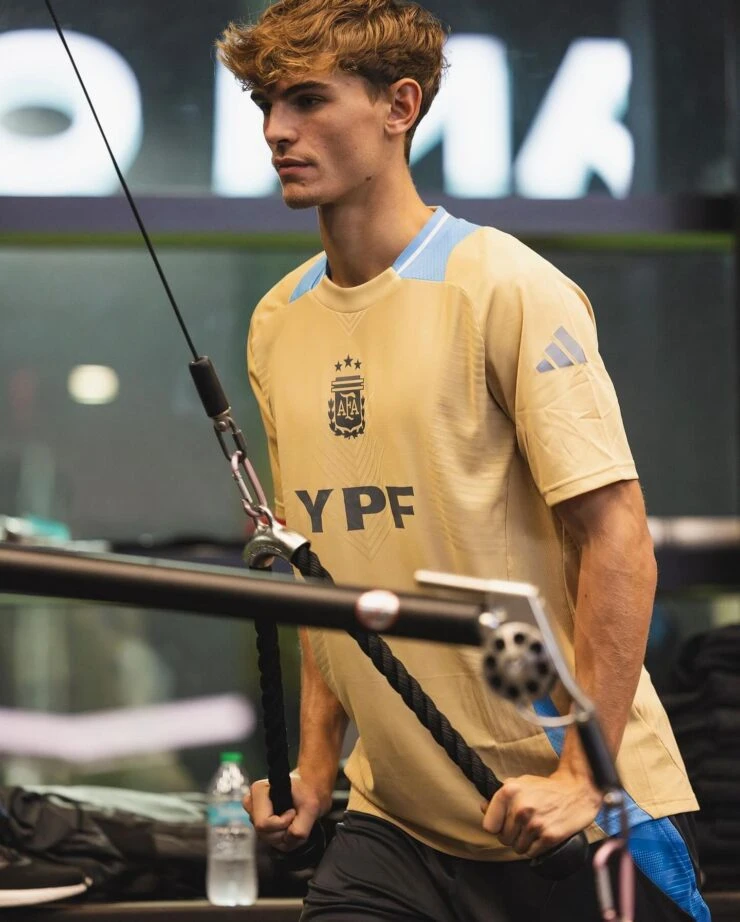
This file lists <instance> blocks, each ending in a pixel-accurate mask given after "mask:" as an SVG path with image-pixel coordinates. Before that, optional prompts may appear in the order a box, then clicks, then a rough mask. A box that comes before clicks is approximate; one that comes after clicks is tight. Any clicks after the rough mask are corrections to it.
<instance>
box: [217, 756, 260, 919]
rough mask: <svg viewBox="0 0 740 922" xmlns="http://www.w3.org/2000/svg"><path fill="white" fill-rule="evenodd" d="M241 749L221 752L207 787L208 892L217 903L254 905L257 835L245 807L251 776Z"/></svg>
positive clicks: (255, 895) (255, 896) (218, 904)
mask: <svg viewBox="0 0 740 922" xmlns="http://www.w3.org/2000/svg"><path fill="white" fill-rule="evenodd" d="M241 762H242V756H241V753H239V752H224V753H222V754H221V764H220V765H219V768H218V771H217V772H216V774H215V775H214V776H213V780H212V781H211V784H210V786H209V788H208V870H207V875H206V893H207V895H208V900H209V902H210V903H212V904H213V905H214V906H251V905H252V904H253V903H254V902H256V900H257V857H256V852H255V848H256V837H255V833H254V829H253V827H252V823H251V821H250V819H249V814H248V813H247V812H246V811H245V809H244V807H243V806H242V799H243V797H244V795H245V794H246V792H247V789H248V786H249V779H248V778H247V776H246V775H245V773H244V771H243V769H242V766H241Z"/></svg>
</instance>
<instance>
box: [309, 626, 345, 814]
mask: <svg viewBox="0 0 740 922" xmlns="http://www.w3.org/2000/svg"><path fill="white" fill-rule="evenodd" d="M300 638H301V651H302V657H301V742H300V747H299V751H298V766H297V768H298V772H299V774H300V776H301V779H302V780H303V781H304V782H306V783H307V784H309V785H310V786H311V787H312V788H313V789H314V790H315V791H316V792H317V794H318V795H319V797H321V798H322V800H324V801H325V804H324V806H325V808H326V809H328V807H329V805H330V804H331V795H332V791H333V789H334V782H335V780H336V776H337V768H338V766H339V757H340V754H341V751H342V744H343V741H344V734H345V731H346V729H347V722H348V721H347V715H346V714H345V712H344V709H343V708H342V705H341V704H340V702H339V700H338V699H337V697H336V695H335V694H334V693H333V692H332V690H331V689H330V688H329V686H328V685H327V684H326V682H325V681H324V679H323V676H322V675H321V673H320V671H319V668H318V666H317V664H316V660H315V658H314V655H313V650H312V648H311V644H310V642H309V640H308V637H307V635H306V631H305V629H304V630H301V632H300ZM327 801H328V802H327Z"/></svg>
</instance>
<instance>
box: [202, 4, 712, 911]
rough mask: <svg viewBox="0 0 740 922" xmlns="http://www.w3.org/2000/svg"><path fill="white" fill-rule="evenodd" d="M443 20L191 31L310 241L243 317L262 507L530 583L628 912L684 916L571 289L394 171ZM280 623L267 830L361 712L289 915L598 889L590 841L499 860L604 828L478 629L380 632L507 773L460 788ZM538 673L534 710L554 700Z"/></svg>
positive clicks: (353, 561)
mask: <svg viewBox="0 0 740 922" xmlns="http://www.w3.org/2000/svg"><path fill="white" fill-rule="evenodd" d="M444 38H445V36H444V32H443V30H442V28H441V27H440V24H439V22H438V21H437V20H436V19H435V18H434V17H433V16H431V15H430V14H429V13H428V12H426V11H425V10H423V9H422V8H421V7H419V6H417V5H415V4H412V3H405V2H401V0H280V2H277V3H275V4H274V5H273V6H271V7H269V8H268V9H267V10H266V11H265V13H264V14H263V15H262V17H261V18H260V20H259V21H258V22H257V24H256V25H254V26H236V25H231V26H230V27H229V28H228V29H227V31H226V32H225V33H224V36H223V37H222V39H221V41H220V42H219V53H220V55H221V58H222V60H223V61H224V62H225V64H226V65H227V66H228V67H229V68H230V69H231V71H232V72H233V73H234V74H235V76H236V77H237V78H238V79H240V80H241V81H242V83H243V84H244V85H245V87H247V88H248V89H250V90H251V91H252V98H253V99H254V101H255V103H256V104H257V105H258V106H259V107H260V108H261V109H262V111H263V113H264V134H265V139H266V141H267V143H268V145H269V147H270V150H271V152H272V157H273V163H274V165H275V169H276V170H277V172H278V174H279V176H280V181H281V184H282V191H283V197H284V200H285V202H286V204H287V205H288V206H289V207H291V208H307V207H316V208H317V209H318V219H319V227H320V231H321V237H322V242H323V245H324V252H323V253H322V254H320V255H319V256H317V257H315V258H314V259H312V260H309V262H307V263H306V264H304V265H302V266H300V267H299V268H298V269H296V270H295V271H294V272H292V273H290V274H289V275H288V276H286V277H285V278H284V279H283V280H282V281H281V282H279V283H278V284H277V285H276V286H275V288H273V289H272V291H270V292H269V293H268V294H267V295H266V296H265V297H264V298H263V300H262V301H261V302H260V304H259V306H258V307H257V309H256V311H255V313H254V317H253V320H252V324H251V330H250V337H249V348H248V360H249V372H250V377H251V381H252V385H253V388H254V391H255V394H256V396H257V399H258V401H259V404H260V409H261V412H262V416H263V420H264V424H265V429H266V431H267V436H268V441H269V448H270V457H271V462H272V469H273V478H274V485H275V511H276V513H277V515H278V516H279V517H281V518H285V519H286V520H287V522H288V525H289V526H291V527H292V528H294V529H296V530H297V531H299V532H302V533H304V534H306V535H307V536H309V537H310V538H311V541H312V543H313V545H314V547H315V549H316V551H317V552H318V554H319V555H320V557H321V559H322V562H323V563H324V565H325V566H326V567H327V569H328V570H329V572H331V573H332V575H333V576H334V578H335V580H336V581H337V582H344V583H351V584H356V585H357V584H359V585H367V586H372V587H378V586H385V587H387V588H390V589H396V590H413V589H414V588H415V587H414V581H413V574H414V572H415V571H416V570H417V569H420V568H424V569H432V570H441V571H453V572H457V573H464V574H471V575H475V576H484V577H498V578H505V579H513V580H522V581H526V582H532V583H535V584H536V585H538V586H539V587H540V589H541V591H542V592H543V594H544V596H545V598H546V599H547V600H548V603H549V607H550V610H551V612H552V613H553V614H554V615H555V617H557V619H558V621H559V623H560V626H561V628H562V631H563V634H564V636H565V637H566V638H567V639H568V642H569V643H570V644H571V645H572V654H573V658H574V663H575V672H576V677H577V680H578V682H579V683H580V684H581V686H582V687H583V689H584V690H585V692H586V693H587V694H588V695H589V696H590V697H591V698H592V699H593V701H594V702H595V703H596V706H597V708H598V710H599V714H600V716H601V720H602V723H603V727H604V730H605V733H606V736H607V740H608V743H609V745H610V746H611V748H612V750H613V751H614V752H615V753H616V752H619V760H618V768H619V770H620V773H621V777H622V779H623V780H624V783H625V787H626V790H627V792H628V794H629V797H630V820H631V823H632V825H633V826H634V827H635V829H634V836H633V846H634V849H635V852H636V857H637V862H638V867H640V868H641V870H642V871H644V872H645V873H644V874H642V873H641V874H640V875H639V886H638V903H639V911H638V919H640V920H641V922H642V920H644V922H648V920H650V922H655V920H658V919H666V920H667V919H676V920H678V919H697V920H698V919H701V920H706V919H707V918H708V913H707V911H706V907H705V906H704V903H703V901H702V900H701V897H700V896H699V894H698V892H697V889H696V880H695V876H694V870H693V868H692V864H691V860H690V859H689V856H688V852H687V848H686V845H685V843H684V840H683V839H682V837H681V835H680V834H679V832H678V831H677V828H676V824H678V825H681V824H682V823H683V822H684V818H680V819H678V820H676V821H675V822H672V821H671V820H670V819H668V817H672V816H675V815H676V814H683V813H685V812H688V811H693V810H695V809H696V808H697V804H696V801H695V799H694V796H693V794H692V791H691V788H690V786H689V784H688V781H687V779H686V774H685V771H684V768H683V764H682V761H681V758H680V755H679V753H678V751H677V748H676V745H675V742H674V740H673V736H672V734H671V730H670V727H669V725H668V722H667V719H666V717H665V714H664V712H663V710H662V707H661V705H660V703H659V701H658V699H657V696H656V695H655V692H654V690H653V688H652V685H651V683H650V680H649V678H648V676H647V674H646V673H645V672H644V670H642V660H643V656H644V650H645V643H646V637H647V631H648V625H649V621H650V615H651V609H652V601H653V594H654V590H655V579H656V576H655V572H656V571H655V560H654V556H653V550H652V544H651V541H650V537H649V533H648V530H647V525H646V520H645V510H644V506H643V500H642V495H641V492H640V488H639V485H638V482H637V474H636V471H635V467H634V464H633V461H632V457H631V455H630V451H629V448H628V445H627V440H626V438H625V435H624V431H623V427H622V422H621V418H620V413H619V407H618V404H617V400H616V397H615V394H614V391H613V388H612V385H611V382H610V380H609V378H608V376H607V373H606V371H605V369H604V365H603V363H602V360H601V358H600V356H599V353H598V349H597V342H596V333H595V329H594V323H593V316H592V313H591V308H590V305H589V303H588V301H587V299H586V297H585V296H584V295H583V293H582V292H581V291H580V290H579V289H578V288H577V287H576V286H575V285H574V284H573V283H572V282H571V281H569V280H568V279H567V278H565V277H564V276H563V275H561V274H560V273H559V272H558V271H557V270H556V269H555V268H554V267H553V266H551V265H550V264H548V263H547V262H545V261H544V260H543V259H541V258H540V257H538V256H537V255H536V254H535V253H533V252H532V251H531V250H529V249H528V248H527V247H525V246H524V245H522V244H521V243H519V242H518V241H516V240H514V239H513V238H511V237H509V236H508V235H505V234H503V233H501V232H499V231H496V230H494V229H492V228H481V227H476V226H474V225H471V224H469V223H467V222H465V221H461V220H458V219H456V218H454V217H452V216H451V215H449V214H448V213H447V212H445V211H444V210H443V209H441V208H436V209H435V208H431V207H429V206H427V205H426V204H425V203H424V202H423V201H422V200H421V199H420V197H419V195H418V193H417V191H416V189H415V187H414V184H413V181H412V178H411V174H410V172H409V167H408V154H409V148H410V143H411V138H412V136H413V132H414V129H415V128H416V126H417V125H418V122H419V120H420V118H422V117H423V115H424V114H425V113H426V112H427V110H428V109H429V106H430V104H431V102H432V100H433V99H434V96H435V94H436V92H437V90H438V88H439V83H440V77H441V73H442V69H443V43H444ZM470 91H471V93H474V92H475V87H471V88H470ZM301 640H302V648H303V667H302V705H301V743H300V752H299V757H298V765H297V770H296V772H295V773H294V780H293V794H294V801H295V805H296V809H295V811H289V812H288V813H286V814H285V815H283V816H275V815H273V810H272V805H271V803H270V800H269V788H268V785H267V782H265V781H261V782H257V783H256V784H255V785H254V786H253V789H252V793H251V796H250V797H249V798H247V801H246V807H247V809H248V810H249V811H250V813H251V815H252V818H253V820H254V823H255V826H256V828H257V829H258V831H259V832H260V834H261V835H262V836H263V837H264V838H265V839H266V840H267V841H268V842H269V843H271V844H272V845H274V846H276V847H277V848H282V849H290V848H292V847H295V846H296V845H297V844H298V843H300V842H301V841H303V840H304V839H305V837H306V836H307V835H308V833H309V830H310V828H311V826H312V825H313V823H314V821H315V820H316V819H317V817H318V816H320V815H321V813H322V812H324V811H325V810H327V808H328V807H329V805H330V800H331V793H332V788H333V784H334V779H335V776H336V771H337V764H338V758H339V754H340V751H341V746H342V739H343V736H344V731H345V729H346V726H347V721H348V719H351V720H353V721H354V722H355V724H356V726H357V730H358V732H359V741H358V743H357V745H356V746H355V749H354V751H353V753H352V756H351V757H350V759H349V762H348V764H347V769H346V771H347V775H348V777H349V779H350V782H351V785H352V791H351V796H350V802H349V813H348V814H347V818H346V820H345V822H344V823H342V824H340V826H339V829H338V831H337V835H336V837H335V839H334V841H333V843H332V845H331V846H330V848H329V850H328V852H327V854H326V856H325V858H324V860H323V861H322V864H321V866H320V868H319V870H318V872H317V874H316V876H315V878H314V881H313V882H312V884H311V887H310V891H309V895H308V898H307V900H306V905H305V909H304V915H303V919H304V920H317V919H325V918H326V919H329V918H331V919H336V920H342V922H352V920H360V919H362V920H366V922H369V920H376V919H377V920H380V919H408V920H429V919H432V920H435V922H437V920H439V922H442V920H444V922H447V920H452V919H460V920H465V922H477V920H481V922H482V920H483V919H486V920H490V919H501V920H510V919H538V918H540V914H541V913H542V912H544V909H545V906H547V918H548V920H559V919H568V920H572V919H576V918H577V919H579V920H580V919H591V918H596V916H597V910H596V903H595V900H594V898H593V882H592V875H591V872H590V870H589V869H588V868H586V869H585V870H584V872H583V873H580V874H578V875H576V877H575V878H571V879H570V880H568V881H566V882H563V883H559V884H551V883H550V882H547V881H544V880H542V879H540V878H537V877H536V876H535V875H534V874H533V873H532V871H531V870H530V869H529V866H528V862H527V861H523V860H520V859H523V858H525V857H528V856H529V857H532V856H536V855H539V854H541V853H542V852H544V851H546V850H547V849H549V848H550V847H552V846H553V845H554V844H555V843H557V842H560V841H562V840H563V839H565V838H567V837H569V836H570V835H572V834H573V833H575V832H577V831H578V830H580V829H587V830H588V834H589V838H590V840H591V841H596V840H598V839H599V838H603V835H604V831H603V830H602V829H601V827H600V826H599V825H598V824H597V823H595V820H596V818H597V814H598V813H599V809H600V798H599V795H598V793H597V792H596V790H595V789H594V788H593V785H592V783H591V779H590V775H589V771H588V768H587V766H586V763H585V760H584V757H583V754H582V752H581V750H580V747H579V744H578V742H577V739H576V738H575V736H573V735H570V734H568V735H566V737H565V740H564V742H563V740H562V739H561V738H560V737H559V736H557V735H556V734H550V735H548V734H547V733H545V732H544V731H543V730H540V729H539V728H537V727H534V726H532V725H531V724H529V723H527V722H526V721H525V720H523V719H522V718H520V717H519V715H518V714H517V712H516V711H515V710H514V709H513V708H512V707H510V706H509V705H508V704H506V703H503V702H502V701H500V700H496V699H494V697H493V696H492V695H491V694H490V693H489V691H488V690H487V689H486V688H485V687H484V685H483V683H482V681H481V670H480V652H479V651H478V650H472V649H468V648H451V647H445V646H443V645H435V644H429V643H422V642H415V641H407V640H392V641H391V646H392V648H393V650H394V652H395V654H396V655H397V656H398V657H400V658H401V659H402V660H403V662H404V663H405V664H406V666H407V667H408V669H409V671H410V672H411V673H412V674H413V675H415V676H416V678H417V679H418V680H419V681H420V682H421V685H422V686H423V688H424V690H425V691H426V692H427V693H428V694H429V695H431V697H432V698H433V699H434V701H435V703H436V704H437V705H438V707H439V708H440V710H441V711H442V712H443V713H445V714H446V715H447V716H448V717H449V718H450V720H451V722H452V724H453V725H454V726H455V727H456V728H457V729H458V730H459V731H460V732H461V733H462V734H463V736H464V738H465V739H466V741H467V742H468V743H469V744H470V745H471V746H473V747H474V748H475V749H476V750H477V751H478V753H479V754H480V755H481V758H483V760H484V761H485V762H486V763H487V764H488V765H489V766H490V767H491V768H492V770H493V771H494V773H495V775H496V776H497V777H498V778H500V779H507V780H506V783H505V784H504V786H503V788H502V789H501V791H499V792H498V793H497V794H496V796H495V797H494V798H493V799H492V800H491V802H490V803H489V804H485V805H483V806H482V807H481V805H480V803H479V797H478V796H477V794H476V793H475V790H474V789H473V788H472V786H471V785H470V783H469V782H468V781H467V780H466V779H465V778H464V777H463V776H462V774H461V773H460V772H459V770H458V769H457V768H456V766H454V765H453V764H452V763H451V762H450V761H449V759H448V757H447V756H446V754H445V753H444V751H443V750H442V749H441V748H440V747H439V746H438V745H437V744H436V743H435V742H434V741H433V740H432V738H431V736H430V735H429V733H428V731H426V730H425V729H424V728H423V727H422V726H421V725H420V724H419V723H418V721H417V720H416V718H415V717H414V715H413V714H411V713H410V712H409V711H408V710H407V709H406V708H405V705H403V703H402V702H401V700H400V698H399V697H398V695H397V694H396V692H394V691H393V690H392V689H391V688H390V686H388V685H387V683H386V682H385V680H384V679H383V678H382V677H381V676H379V675H378V673H376V672H375V670H374V668H373V667H372V665H371V664H370V663H369V662H368V661H367V659H366V658H365V656H364V654H363V653H362V652H361V651H360V650H359V648H358V647H357V646H356V645H355V644H354V642H353V641H352V640H351V639H350V638H349V637H347V636H345V635H343V634H337V633H336V632H330V631H306V632H304V633H303V634H302V638H301ZM554 697H555V700H554V701H552V702H547V703H544V704H542V705H541V707H542V708H543V709H544V710H545V711H547V710H548V709H553V710H551V711H550V712H551V713H552V712H554V709H555V708H557V709H559V710H561V711H563V710H564V709H566V708H567V707H568V702H567V701H566V700H564V699H563V698H561V697H560V696H558V695H556V696H554ZM661 866H662V869H663V870H664V871H665V872H666V873H667V874H668V875H669V876H670V878H671V881H670V888H671V889H670V895H669V894H667V893H666V892H664V891H665V890H666V888H668V887H669V884H668V882H667V881H668V878H666V879H662V878H660V874H661V873H663V870H659V869H660V868H661ZM648 875H649V876H648ZM650 877H652V880H650V879H649V878H650Z"/></svg>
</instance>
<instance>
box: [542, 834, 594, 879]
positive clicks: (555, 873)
mask: <svg viewBox="0 0 740 922" xmlns="http://www.w3.org/2000/svg"><path fill="white" fill-rule="evenodd" d="M587 858H588V839H587V838H586V833H585V832H577V833H576V834H575V835H574V836H571V837H570V839H566V840H565V842H561V843H560V845H556V846H555V848H551V849H550V850H549V851H547V852H545V853H544V855H540V856H539V857H538V858H533V859H532V860H531V861H530V862H529V866H530V868H532V870H533V871H534V872H535V873H536V874H538V875H539V876H540V877H544V878H546V879H547V880H564V879H565V878H566V877H570V875H571V874H575V873H576V871H579V870H580V869H581V868H582V867H583V865H584V864H585V863H586V860H587Z"/></svg>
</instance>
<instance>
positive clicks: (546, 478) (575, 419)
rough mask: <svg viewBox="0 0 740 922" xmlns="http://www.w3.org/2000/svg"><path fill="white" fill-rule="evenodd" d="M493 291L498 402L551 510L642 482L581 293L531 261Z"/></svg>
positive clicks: (489, 341)
mask: <svg viewBox="0 0 740 922" xmlns="http://www.w3.org/2000/svg"><path fill="white" fill-rule="evenodd" d="M528 252H529V253H530V254H531V255H530V256H528V257H527V259H526V260H522V262H523V264H524V265H523V266H522V267H521V268H520V270H519V271H517V272H515V273H514V274H513V275H512V277H510V278H509V279H508V280H507V281H506V283H505V284H502V285H499V286H497V287H496V289H495V291H494V294H493V297H492V301H491V304H490V307H489V312H488V316H487V323H486V330H485V334H484V335H485V340H486V343H485V348H486V362H487V367H486V372H487V377H488V380H489V387H490V389H491V392H492V393H493V395H494V397H496V399H497V400H498V402H499V403H500V404H501V405H502V408H503V409H504V411H505V412H506V413H507V414H508V415H509V417H510V419H511V420H512V421H513V422H514V424H515V426H516V435H517V442H518V445H519V448H520V450H521V452H522V454H523V455H524V457H525V459H526V461H527V463H528V465H529V468H530V471H531V473H532V477H533V478H534V481H535V483H536V485H537V488H538V489H539V491H540V493H541V494H542V496H543V497H544V499H545V501H546V502H547V504H548V505H550V506H552V505H554V504H555V503H558V502H561V501H563V500H565V499H569V498H571V497H573V496H578V495H580V494H582V493H586V492H588V491H590V490H595V489H597V488H599V487H602V486H606V485H607V484H609V483H614V482H616V481H619V480H635V479H637V471H636V469H635V465H634V461H633V459H632V454H631V452H630V448H629V444H628V442H627V436H626V434H625V431H624V425H623V422H622V416H621V412H620V409H619V403H618V401H617V395H616V393H615V391H614V386H613V385H612V382H611V379H610V378H609V375H608V373H607V371H606V368H605V367H604V362H603V361H602V358H601V356H600V354H599V349H598V342H597V336H596V327H595V323H594V317H593V312H592V310H591V305H590V304H589V302H588V299H587V298H586V296H585V295H584V294H583V292H582V291H581V290H580V289H579V288H578V287H577V286H576V285H575V284H573V283H572V282H571V281H570V280H569V279H567V278H566V277H565V276H563V275H562V274H561V273H560V272H559V271H558V270H557V269H556V268H555V267H554V266H552V265H550V264H549V263H548V262H546V261H545V260H544V259H541V258H540V257H538V256H536V255H535V254H533V253H531V251H528Z"/></svg>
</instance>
